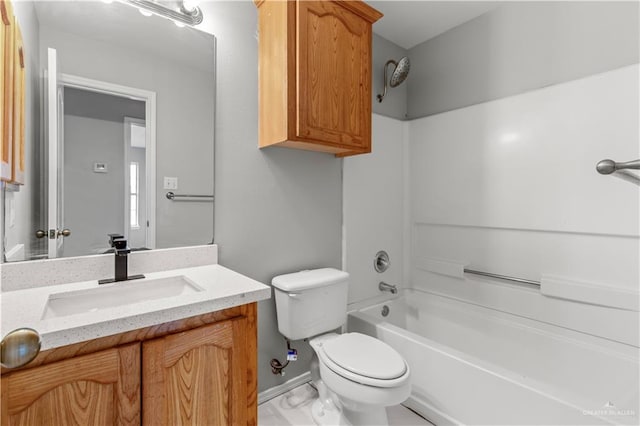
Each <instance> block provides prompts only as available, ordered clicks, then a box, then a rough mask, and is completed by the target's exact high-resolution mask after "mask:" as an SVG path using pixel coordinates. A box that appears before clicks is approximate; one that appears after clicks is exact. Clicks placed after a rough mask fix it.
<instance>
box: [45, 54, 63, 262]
mask: <svg viewBox="0 0 640 426" xmlns="http://www.w3.org/2000/svg"><path fill="white" fill-rule="evenodd" d="M47 59H48V60H47V89H46V90H47V91H46V93H47V117H46V118H47V144H48V146H49V174H48V206H49V207H48V220H47V222H48V232H47V238H48V239H49V244H48V257H49V258H50V259H51V258H55V257H60V256H62V251H63V245H64V237H65V236H66V235H65V234H67V235H68V230H66V229H64V206H63V202H62V191H63V188H62V167H61V164H62V162H61V159H62V156H63V151H62V149H63V148H62V147H63V144H62V134H63V133H62V132H63V126H62V110H63V96H62V87H61V86H60V85H59V83H58V63H57V58H56V50H55V49H52V48H49V49H48V52H47Z"/></svg>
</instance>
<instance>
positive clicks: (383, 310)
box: [382, 305, 389, 317]
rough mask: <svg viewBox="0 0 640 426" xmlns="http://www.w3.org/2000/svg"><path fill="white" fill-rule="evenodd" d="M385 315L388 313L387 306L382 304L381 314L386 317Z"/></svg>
mask: <svg viewBox="0 0 640 426" xmlns="http://www.w3.org/2000/svg"><path fill="white" fill-rule="evenodd" d="M387 315H389V307H388V306H387V305H384V306H383V307H382V316H383V317H386V316H387Z"/></svg>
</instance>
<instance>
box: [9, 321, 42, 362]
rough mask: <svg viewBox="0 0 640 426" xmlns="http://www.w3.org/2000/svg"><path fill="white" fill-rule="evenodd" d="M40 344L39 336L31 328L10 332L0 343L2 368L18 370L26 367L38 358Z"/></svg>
mask: <svg viewBox="0 0 640 426" xmlns="http://www.w3.org/2000/svg"><path fill="white" fill-rule="evenodd" d="M40 343H41V342H40V335H39V334H38V332H37V331H35V330H34V329H32V328H19V329H17V330H13V331H11V332H10V333H8V334H7V335H6V336H4V339H2V343H0V352H1V356H0V358H1V361H2V362H1V363H2V366H3V367H5V368H18V367H22V366H23V365H27V364H28V363H30V362H31V361H33V359H34V358H35V357H36V356H38V353H39V352H40Z"/></svg>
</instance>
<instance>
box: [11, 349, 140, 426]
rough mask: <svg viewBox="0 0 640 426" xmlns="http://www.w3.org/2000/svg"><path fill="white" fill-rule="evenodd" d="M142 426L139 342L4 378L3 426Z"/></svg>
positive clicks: (23, 371)
mask: <svg viewBox="0 0 640 426" xmlns="http://www.w3.org/2000/svg"><path fill="white" fill-rule="evenodd" d="M138 424H140V344H138V343H136V344H131V345H128V346H122V347H118V348H113V349H107V350H104V351H101V352H96V353H93V354H90V355H84V356H78V357H75V358H70V359H67V360H64V361H59V362H54V363H52V364H47V365H42V366H39V367H34V368H30V369H27V370H20V371H16V372H14V373H7V374H5V375H3V376H2V425H3V426H7V425H96V426H104V425H138Z"/></svg>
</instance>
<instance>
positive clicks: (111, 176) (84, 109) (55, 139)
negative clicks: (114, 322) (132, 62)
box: [46, 49, 155, 258]
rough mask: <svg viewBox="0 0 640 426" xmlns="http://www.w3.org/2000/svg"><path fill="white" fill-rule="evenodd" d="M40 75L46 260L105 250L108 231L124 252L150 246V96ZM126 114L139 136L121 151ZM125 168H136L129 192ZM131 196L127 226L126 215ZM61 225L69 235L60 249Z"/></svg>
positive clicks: (152, 203) (152, 229)
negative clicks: (126, 246)
mask: <svg viewBox="0 0 640 426" xmlns="http://www.w3.org/2000/svg"><path fill="white" fill-rule="evenodd" d="M49 69H51V70H55V69H56V57H55V50H54V49H50V51H49ZM48 74H49V75H48V79H47V80H48V83H47V96H48V98H47V101H48V102H46V107H47V111H46V117H47V120H48V127H47V137H48V145H49V147H48V152H49V163H48V166H49V184H48V193H49V199H48V203H49V205H48V213H49V215H48V216H49V227H48V229H49V231H48V232H47V237H50V236H53V238H52V239H49V240H48V241H49V247H48V249H49V253H48V256H49V257H51V258H53V257H62V256H81V255H86V254H99V253H105V252H106V251H107V250H108V249H109V246H108V242H107V241H108V238H107V234H110V233H121V234H124V235H127V237H130V238H131V240H130V246H131V247H134V248H138V247H147V248H154V245H155V224H154V219H155V216H154V214H153V212H154V211H155V192H154V191H151V190H147V188H153V182H154V181H155V149H154V148H155V93H153V92H148V91H144V90H140V89H135V88H130V87H126V86H120V85H115V84H112V83H107V82H102V81H97V80H90V79H87V78H83V77H78V76H71V75H66V74H57V73H55V72H53V71H52V72H49V73H48ZM63 99H64V104H63V102H62V101H63ZM49 101H50V102H49ZM127 116H131V117H138V118H139V120H137V121H136V122H135V124H136V125H137V128H136V129H135V132H136V133H141V136H140V135H138V138H137V140H136V141H135V142H132V141H129V143H128V144H129V145H130V146H131V147H130V148H129V149H128V151H127V150H126V149H125V147H126V145H127V144H126V143H125V142H124V141H123V139H124V137H125V136H126V135H125V131H123V128H124V127H126V122H125V120H124V117H127ZM140 137H141V138H142V140H140ZM114 148H115V149H114ZM123 149H125V151H126V152H123ZM126 156H129V158H128V159H127V160H125V158H126ZM131 163H136V164H135V165H136V169H135V174H134V177H135V182H136V185H135V187H134V186H133V185H132V183H131V182H133V180H131V179H129V176H130V175H131V174H132V168H131ZM114 182H115V184H114ZM131 188H133V189H131ZM134 198H135V201H136V203H135V204H134V205H133V207H136V208H135V210H136V212H137V213H138V214H137V215H136V217H135V219H136V223H135V224H133V223H132V222H131V220H132V219H131V217H130V211H131V210H132V209H131V207H132V206H131V204H130V202H131V200H133V199H134ZM125 200H128V205H127V206H126V208H125ZM123 212H125V214H124V215H123ZM63 220H64V223H63ZM63 224H64V225H66V226H68V227H69V228H70V229H71V230H73V235H72V236H71V238H70V239H67V241H66V242H65V243H64V250H63V244H62V235H64V233H65V232H64V228H63ZM134 228H135V229H134Z"/></svg>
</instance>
